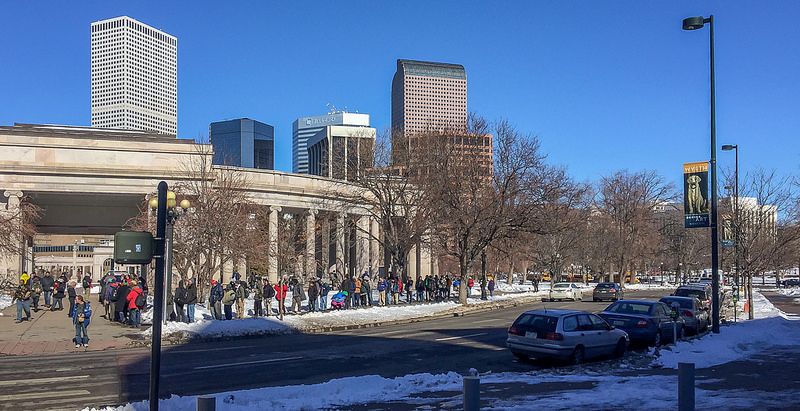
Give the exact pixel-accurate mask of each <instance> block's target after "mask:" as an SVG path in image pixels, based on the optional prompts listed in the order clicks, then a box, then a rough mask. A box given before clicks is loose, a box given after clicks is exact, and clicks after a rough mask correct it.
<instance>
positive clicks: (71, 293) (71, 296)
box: [67, 281, 78, 317]
mask: <svg viewBox="0 0 800 411" xmlns="http://www.w3.org/2000/svg"><path fill="white" fill-rule="evenodd" d="M76 285H78V283H76V282H75V281H70V282H69V284H67V299H68V300H69V311H67V312H68V313H71V312H72V310H73V309H74V308H75V296H77V295H78V294H77V293H76V291H75V286H76ZM69 316H70V314H67V317H69Z"/></svg>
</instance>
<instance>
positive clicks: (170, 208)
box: [149, 191, 191, 324]
mask: <svg viewBox="0 0 800 411" xmlns="http://www.w3.org/2000/svg"><path fill="white" fill-rule="evenodd" d="M166 197H167V200H166V203H167V209H166V213H167V214H166V216H167V217H166V219H167V221H166V227H165V237H164V238H165V239H166V241H165V243H164V248H165V250H164V260H165V261H164V266H165V269H166V272H165V275H164V285H165V286H164V296H163V299H164V305H163V307H164V317H163V322H164V324H166V323H167V320H168V319H169V315H167V313H169V312H170V311H172V312H174V311H175V305H174V304H173V302H172V244H173V242H172V239H173V233H174V229H175V222H176V221H177V220H178V218H180V217H181V216H182V215H184V213H185V212H186V211H187V210H188V209H189V207H191V203H189V200H186V199H184V200H181V202H180V203H178V201H177V197H176V195H175V192H174V191H167V196H166ZM149 205H150V208H151V209H153V210H156V209H158V199H157V198H151V199H150V203H149Z"/></svg>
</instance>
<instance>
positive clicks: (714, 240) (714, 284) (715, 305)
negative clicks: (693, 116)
mask: <svg viewBox="0 0 800 411" xmlns="http://www.w3.org/2000/svg"><path fill="white" fill-rule="evenodd" d="M706 24H708V29H709V31H708V32H709V60H710V70H709V71H710V75H711V76H710V78H711V161H710V162H711V224H710V225H711V292H712V294H713V295H712V297H711V298H712V299H711V305H712V308H711V331H713V332H714V333H715V334H718V333H719V258H718V256H719V241H718V240H719V238H718V232H717V125H716V110H715V102H714V15H713V14H712V15H709V16H708V18H704V17H702V16H698V17H688V18H685V19H683V29H684V30H698V29H701V28H703V26H705V25H706Z"/></svg>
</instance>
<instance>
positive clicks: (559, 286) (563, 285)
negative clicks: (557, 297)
mask: <svg viewBox="0 0 800 411" xmlns="http://www.w3.org/2000/svg"><path fill="white" fill-rule="evenodd" d="M553 288H569V284H556V285H554V286H553Z"/></svg>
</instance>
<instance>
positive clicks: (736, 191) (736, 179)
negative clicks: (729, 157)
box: [722, 144, 739, 316]
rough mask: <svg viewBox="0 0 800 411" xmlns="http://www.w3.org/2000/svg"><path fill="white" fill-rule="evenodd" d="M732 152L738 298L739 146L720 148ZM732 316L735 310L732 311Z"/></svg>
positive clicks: (735, 278)
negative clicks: (733, 157) (733, 158)
mask: <svg viewBox="0 0 800 411" xmlns="http://www.w3.org/2000/svg"><path fill="white" fill-rule="evenodd" d="M731 150H733V151H734V154H735V155H736V166H735V170H734V173H733V175H734V183H733V221H734V223H733V224H734V225H733V245H734V249H733V253H734V261H735V263H734V264H736V276H735V277H733V281H734V283H735V285H736V293H735V295H736V298H737V299H738V298H739V145H738V144H725V145H723V146H722V151H731ZM733 314H734V316H735V315H736V310H735V309H734V310H733Z"/></svg>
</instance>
